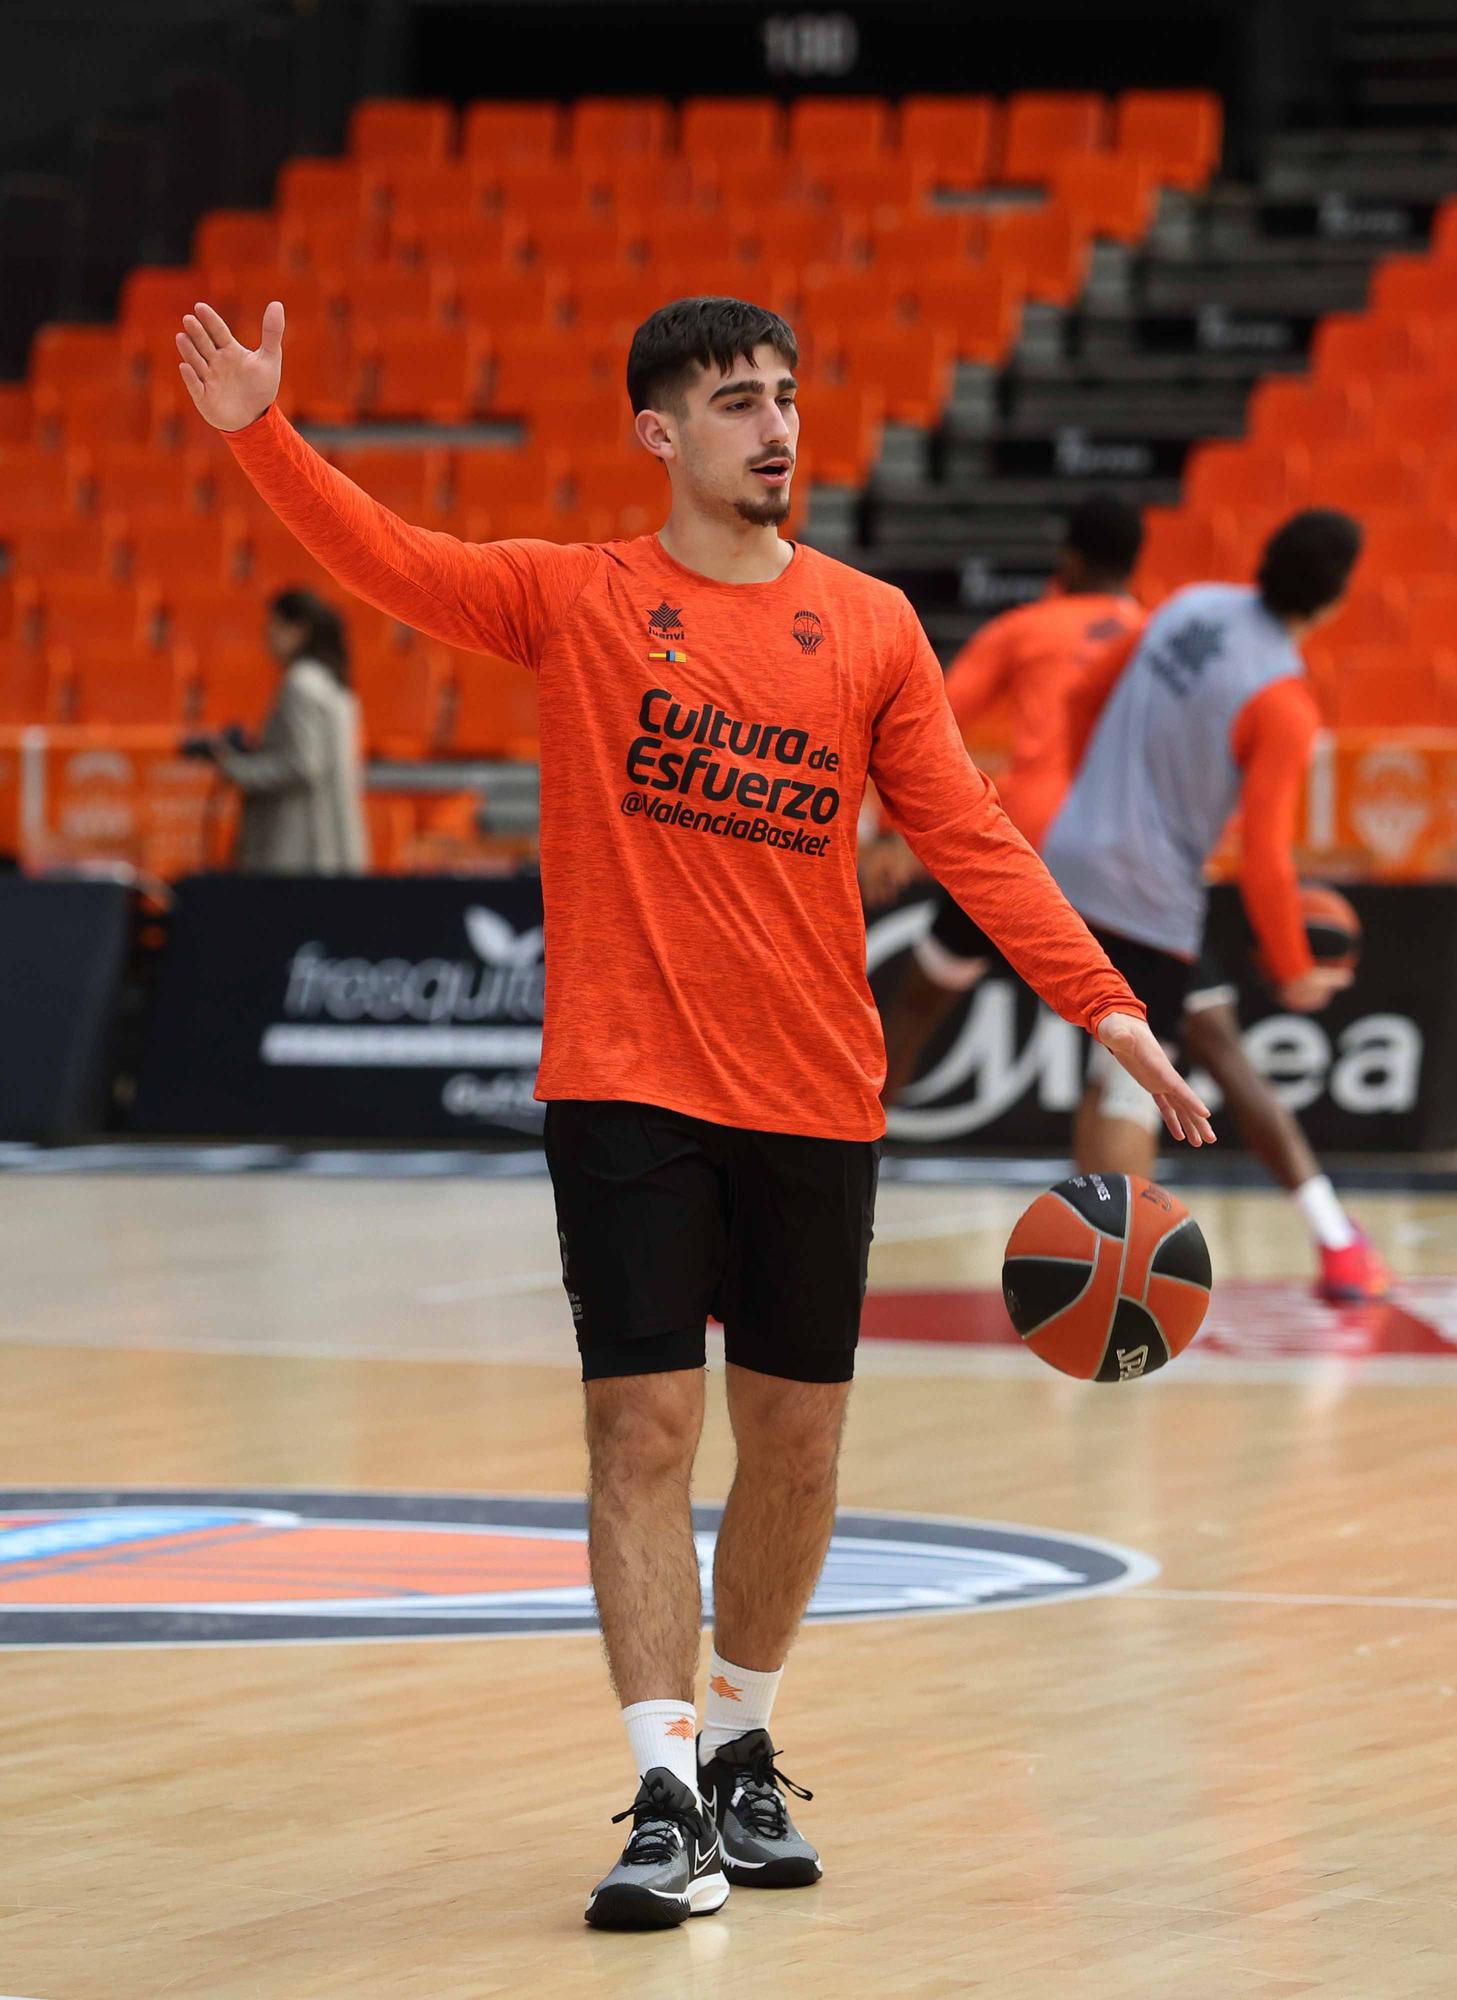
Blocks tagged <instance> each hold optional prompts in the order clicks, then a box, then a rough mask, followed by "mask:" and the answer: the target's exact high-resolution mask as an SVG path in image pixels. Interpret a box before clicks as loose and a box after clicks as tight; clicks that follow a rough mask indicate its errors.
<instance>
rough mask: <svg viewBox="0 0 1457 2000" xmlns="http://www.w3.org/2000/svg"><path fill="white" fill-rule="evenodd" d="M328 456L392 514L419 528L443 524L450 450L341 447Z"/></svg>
mask: <svg viewBox="0 0 1457 2000" xmlns="http://www.w3.org/2000/svg"><path fill="white" fill-rule="evenodd" d="M329 456H330V458H331V459H332V460H333V462H334V464H335V465H337V466H338V468H339V470H340V471H341V472H342V473H343V474H344V475H345V476H346V478H349V479H352V480H353V481H354V483H355V485H356V486H362V487H363V488H364V490H365V492H366V493H368V494H369V495H370V497H371V498H372V499H375V500H378V501H379V503H380V505H381V506H384V507H388V508H389V509H390V511H391V512H392V513H395V514H403V515H404V517H405V519H406V520H408V521H413V522H415V523H417V524H418V525H419V526H420V527H425V528H438V527H440V526H442V525H443V523H444V520H445V516H446V512H447V501H448V497H449V492H450V454H449V453H448V452H447V451H444V450H442V449H439V448H433V449H422V448H421V447H420V446H418V445H416V446H413V447H409V448H404V447H400V448H393V447H390V446H386V445H349V446H345V445H338V446H335V447H334V448H333V449H332V450H331V451H330V453H329Z"/></svg>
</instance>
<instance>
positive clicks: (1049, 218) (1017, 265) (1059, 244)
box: [986, 202, 1090, 306]
mask: <svg viewBox="0 0 1457 2000" xmlns="http://www.w3.org/2000/svg"><path fill="white" fill-rule="evenodd" d="M986 234H987V256H988V259H989V260H991V261H994V262H995V263H997V264H998V265H1000V266H1001V268H1002V269H1004V270H1007V271H1011V272H1016V273H1018V274H1019V281H1020V284H1021V288H1022V290H1023V292H1024V294H1025V296H1026V297H1027V298H1029V299H1032V300H1035V301H1036V302H1037V303H1038V304H1039V305H1050V306H1068V305H1071V304H1072V303H1073V301H1074V300H1075V299H1076V298H1077V296H1078V294H1079V293H1080V292H1081V291H1082V289H1083V286H1084V284H1085V283H1086V281H1087V274H1088V255H1089V248H1090V245H1089V239H1088V232H1087V229H1086V227H1085V226H1084V224H1083V223H1082V222H1081V220H1079V219H1075V218H1074V217H1073V216H1072V214H1071V213H1070V212H1069V211H1068V209H1067V208H1066V207H1064V206H1063V204H1062V203H1060V202H1048V203H1045V204H1044V205H1043V206H1042V207H1040V208H1016V209H1007V210H1004V211H1003V212H1002V213H1000V214H997V213H995V212H994V213H992V214H990V215H988V216H987V218H986Z"/></svg>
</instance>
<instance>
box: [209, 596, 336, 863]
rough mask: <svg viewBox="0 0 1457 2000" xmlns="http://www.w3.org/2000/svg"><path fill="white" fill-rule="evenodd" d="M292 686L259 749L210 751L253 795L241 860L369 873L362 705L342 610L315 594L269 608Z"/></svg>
mask: <svg viewBox="0 0 1457 2000" xmlns="http://www.w3.org/2000/svg"><path fill="white" fill-rule="evenodd" d="M268 650H269V651H270V652H271V653H272V655H273V657H274V659H275V660H277V662H278V664H279V665H280V667H282V668H283V670H284V671H283V682H282V685H281V686H280V688H279V691H278V696H277V699H276V700H275V701H274V704H273V707H272V709H271V710H270V711H269V715H268V719H267V721H266V722H265V723H264V725H263V733H262V735H261V737H260V738H259V740H258V743H257V746H256V747H255V748H249V749H243V748H240V747H239V746H238V745H237V744H236V743H235V742H234V741H233V740H232V739H231V738H229V737H226V736H224V737H218V738H215V739H213V740H212V742H211V743H210V745H209V753H210V754H211V756H212V757H213V759H214V761H215V762H216V764H217V766H218V769H219V770H220V771H221V772H222V773H223V775H224V776H225V777H227V778H230V779H231V780H232V781H233V783H234V784H235V785H237V787H238V788H239V790H240V791H241V792H242V794H243V801H242V817H241V821H240V824H239V829H238V850H237V859H236V866H237V868H238V870H239V872H240V873H243V874H250V875H362V874H364V873H365V872H366V871H367V869H368V867H369V850H368V839H367V834H366V830H365V821H364V807H363V799H362V790H363V782H362V772H361V763H360V748H359V739H360V722H359V704H358V702H357V701H356V700H355V698H354V696H353V695H352V694H351V693H350V692H349V655H348V648H347V644H346V640H345V635H344V626H343V623H342V621H341V620H340V618H339V615H338V613H337V612H336V611H334V610H332V609H331V608H330V606H329V605H327V604H325V603H324V601H323V600H322V598H318V597H315V596H314V595H313V593H312V592H311V591H307V590H285V591H283V592H281V593H280V595H279V596H277V597H275V598H274V599H273V600H272V602H271V603H270V604H269V607H268Z"/></svg>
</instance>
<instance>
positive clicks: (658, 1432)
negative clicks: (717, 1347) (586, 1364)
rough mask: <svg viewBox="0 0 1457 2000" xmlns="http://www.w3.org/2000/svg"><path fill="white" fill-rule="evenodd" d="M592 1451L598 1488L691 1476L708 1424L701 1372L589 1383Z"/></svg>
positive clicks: (677, 1372) (588, 1400) (587, 1387)
mask: <svg viewBox="0 0 1457 2000" xmlns="http://www.w3.org/2000/svg"><path fill="white" fill-rule="evenodd" d="M586 1399H587V1449H588V1453H589V1455H590V1457H591V1461H592V1477H593V1483H594V1485H601V1484H602V1483H603V1482H604V1481H615V1482H618V1483H637V1482H646V1481H651V1480H654V1479H663V1478H667V1477H670V1476H672V1475H673V1474H674V1473H678V1472H683V1473H686V1472H687V1470H688V1468H689V1467H691V1465H692V1463H693V1458H694V1454H695V1453H696V1451H697V1449H698V1436H699V1432H700V1430H701V1429H702V1425H703V1374H702V1371H701V1370H700V1369H696V1368H695V1369H681V1370H674V1371H673V1372H672V1373H670V1374H664V1375H614V1376H609V1377H607V1378H605V1379H602V1380H598V1381H593V1382H589V1383H587V1385H586Z"/></svg>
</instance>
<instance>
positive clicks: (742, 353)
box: [627, 299, 799, 416]
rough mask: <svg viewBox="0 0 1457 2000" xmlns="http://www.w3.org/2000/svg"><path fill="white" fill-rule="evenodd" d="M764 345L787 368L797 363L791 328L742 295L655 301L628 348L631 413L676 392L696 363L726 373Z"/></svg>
mask: <svg viewBox="0 0 1457 2000" xmlns="http://www.w3.org/2000/svg"><path fill="white" fill-rule="evenodd" d="M764 346H769V347H772V348H774V349H775V350H776V351H777V352H778V353H780V354H782V355H783V357H784V360H785V363H786V365H787V366H788V367H790V368H793V367H795V366H796V365H797V363H798V361H799V342H798V341H797V340H796V339H795V337H794V329H793V328H792V327H791V326H790V324H789V322H788V321H787V320H783V319H781V318H780V317H779V315H778V313H776V312H770V311H769V310H768V308H767V307H765V306H751V305H749V304H747V303H746V302H745V301H744V300H743V299H674V301H673V303H672V304H671V305H667V306H660V307H659V308H658V310H657V311H656V312H655V313H654V314H653V315H652V317H651V318H650V319H645V320H644V321H643V323H642V325H641V326H640V327H639V328H638V330H637V332H636V333H635V334H634V335H633V336H632V346H631V347H630V348H629V349H628V355H627V393H628V396H629V397H630V398H631V400H632V408H633V414H634V416H635V415H636V414H637V412H638V411H639V410H650V409H654V408H656V407H657V406H658V405H659V404H662V403H671V402H673V401H675V400H676V399H677V398H678V397H680V396H681V395H682V392H683V390H684V389H685V388H686V387H687V385H688V381H689V379H690V377H691V375H692V372H693V370H694V368H695V367H697V368H709V367H715V368H719V369H722V370H723V372H724V373H725V374H727V373H728V371H729V369H731V368H732V367H733V365H734V363H735V362H736V361H747V360H748V359H749V358H750V357H751V356H752V354H753V352H754V349H755V348H756V347H764Z"/></svg>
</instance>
